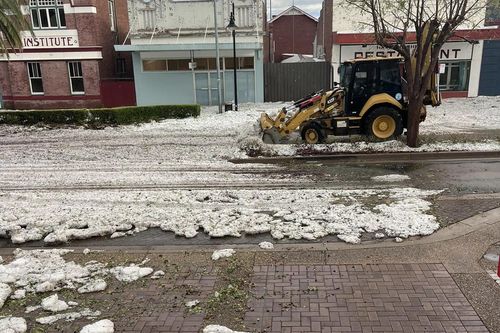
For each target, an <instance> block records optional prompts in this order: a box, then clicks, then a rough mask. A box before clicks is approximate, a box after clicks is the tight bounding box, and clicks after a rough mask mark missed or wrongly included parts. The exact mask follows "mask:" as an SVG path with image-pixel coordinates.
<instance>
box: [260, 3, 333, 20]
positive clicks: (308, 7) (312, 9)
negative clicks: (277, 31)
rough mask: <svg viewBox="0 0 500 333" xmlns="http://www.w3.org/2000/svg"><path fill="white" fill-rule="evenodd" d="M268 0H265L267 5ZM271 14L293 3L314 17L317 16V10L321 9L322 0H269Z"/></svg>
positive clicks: (277, 12)
mask: <svg viewBox="0 0 500 333" xmlns="http://www.w3.org/2000/svg"><path fill="white" fill-rule="evenodd" d="M269 1H270V0H267V6H268V7H269ZM271 2H272V3H271V4H272V7H273V8H272V9H273V14H274V15H277V14H279V13H281V12H282V11H284V10H285V9H287V8H288V7H290V6H291V5H292V4H293V3H295V6H297V7H299V8H300V9H302V10H304V11H306V12H308V13H309V14H311V15H312V16H314V17H319V12H320V11H321V6H322V3H323V1H322V0H271Z"/></svg>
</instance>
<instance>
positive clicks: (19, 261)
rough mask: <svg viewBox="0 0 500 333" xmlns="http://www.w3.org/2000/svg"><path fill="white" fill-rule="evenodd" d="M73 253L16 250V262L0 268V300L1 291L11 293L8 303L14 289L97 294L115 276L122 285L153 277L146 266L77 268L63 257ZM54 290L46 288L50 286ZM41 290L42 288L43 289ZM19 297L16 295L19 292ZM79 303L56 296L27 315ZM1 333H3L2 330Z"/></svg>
mask: <svg viewBox="0 0 500 333" xmlns="http://www.w3.org/2000/svg"><path fill="white" fill-rule="evenodd" d="M70 252H73V251H71V250H57V249H54V250H31V251H27V250H19V249H17V250H15V251H14V258H13V259H12V261H11V262H7V263H4V264H0V296H1V294H2V292H1V290H2V289H5V290H7V289H8V293H7V292H5V300H6V299H7V297H8V296H9V294H10V293H11V287H10V286H15V287H18V288H19V287H22V288H23V289H20V290H18V291H22V292H23V293H26V292H30V293H34V292H39V291H40V290H44V291H45V290H47V289H52V290H60V289H72V290H74V289H77V291H78V292H82V293H83V292H95V291H101V290H104V289H105V288H106V282H105V281H104V279H103V278H104V277H105V276H107V275H109V274H113V275H116V277H117V279H119V280H120V281H134V280H137V279H139V278H141V277H144V276H146V275H149V274H151V272H152V271H153V269H152V268H149V267H141V266H140V265H143V264H145V263H146V262H147V260H144V261H143V262H142V263H140V264H138V265H135V264H131V265H130V266H126V267H123V266H118V267H115V268H107V264H102V263H99V262H96V261H90V262H87V263H86V264H85V265H79V264H76V263H75V262H73V261H66V260H65V259H64V258H63V256H64V255H66V254H68V253H70ZM48 284H49V285H50V286H51V288H47V285H48ZM40 286H43V287H42V288H40ZM16 293H17V291H16ZM77 305H78V303H76V302H71V301H70V302H67V303H66V302H65V301H63V300H60V299H59V297H58V295H57V294H53V295H51V296H48V297H46V298H44V299H43V300H42V302H41V305H36V306H28V307H27V308H26V313H30V312H33V311H36V310H38V309H40V308H42V309H43V310H46V311H50V312H61V311H65V310H67V309H68V308H69V306H77ZM99 315H100V313H99V312H98V311H92V310H90V309H83V310H82V311H80V312H78V311H73V312H69V313H61V314H55V315H52V316H47V317H42V318H38V319H37V322H39V323H41V324H51V323H53V322H55V321H57V320H60V319H65V320H66V321H71V320H75V319H78V318H81V317H87V318H89V317H96V316H99ZM0 332H2V333H3V331H2V330H0Z"/></svg>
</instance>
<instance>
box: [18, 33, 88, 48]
mask: <svg viewBox="0 0 500 333" xmlns="http://www.w3.org/2000/svg"><path fill="white" fill-rule="evenodd" d="M23 46H24V47H25V48H30V47H76V46H78V40H77V39H76V38H75V37H71V36H55V37H24V38H23Z"/></svg>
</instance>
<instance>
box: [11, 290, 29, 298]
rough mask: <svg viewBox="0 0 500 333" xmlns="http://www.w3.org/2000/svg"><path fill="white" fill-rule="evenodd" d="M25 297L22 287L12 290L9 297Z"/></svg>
mask: <svg viewBox="0 0 500 333" xmlns="http://www.w3.org/2000/svg"><path fill="white" fill-rule="evenodd" d="M25 297H26V290H24V289H17V290H16V291H14V293H13V294H12V295H10V298H11V299H23V298H25Z"/></svg>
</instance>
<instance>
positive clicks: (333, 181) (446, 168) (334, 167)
mask: <svg viewBox="0 0 500 333" xmlns="http://www.w3.org/2000/svg"><path fill="white" fill-rule="evenodd" d="M281 167H282V169H281V171H277V170H275V169H274V170H273V172H272V174H273V177H275V178H276V179H279V178H281V176H285V175H286V177H284V178H283V179H282V182H280V183H279V184H273V185H272V186H273V187H277V188H287V187H288V186H290V188H294V189H300V188H304V189H310V188H316V187H317V188H331V189H334V188H335V189H338V188H380V187H387V186H405V187H408V186H410V187H416V188H421V189H432V190H442V189H444V190H445V191H444V192H443V193H442V194H441V195H440V196H438V197H437V198H436V200H435V206H436V210H435V212H434V213H435V215H436V216H437V217H438V219H439V220H440V221H441V222H442V224H443V225H447V224H449V223H453V222H456V221H459V220H461V219H464V218H467V217H469V216H473V215H475V214H478V213H481V212H483V211H486V210H489V209H494V208H497V207H500V158H478V159H475V160H472V159H466V160H464V159H459V160H424V161H412V162H408V161H397V162H384V161H369V162H358V161H357V162H349V163H347V162H338V161H336V160H321V161H315V160H308V161H300V162H298V161H294V162H288V163H285V164H282V165H281ZM235 172H237V171H235ZM239 172H241V170H240V171H239ZM256 172H257V173H258V172H261V173H263V174H267V173H269V169H267V168H262V169H261V171H256ZM387 174H402V175H407V176H409V177H410V180H407V181H405V182H404V183H394V184H387V183H375V182H374V181H373V180H372V177H375V176H383V175H387ZM293 175H296V176H297V177H298V178H299V179H302V180H304V179H307V181H305V182H303V183H301V182H298V183H297V182H294V178H293ZM290 176H292V178H289V177H290ZM287 178H289V179H288V181H287V180H285V179H287ZM239 185H240V186H242V187H243V188H244V187H245V186H247V187H251V188H257V189H258V188H262V189H269V187H268V186H267V185H266V184H265V183H260V184H258V185H256V184H247V185H245V184H239ZM221 186H222V187H226V188H231V186H232V184H231V183H225V184H221ZM167 188H168V187H167ZM4 190H5V189H4ZM25 190H27V191H30V190H29V189H25ZM46 190H49V191H53V190H54V189H49V188H47V189H46ZM74 190H78V188H75V189H74ZM103 190H109V189H107V188H104V189H103ZM157 190H165V188H157ZM364 239H365V240H369V239H371V238H370V235H366V236H365V237H364ZM262 241H273V242H278V243H303V242H304V241H294V240H289V239H284V240H281V241H276V240H273V239H272V237H271V236H270V235H269V234H263V235H252V236H243V237H240V238H233V237H225V238H215V239H214V238H210V237H208V236H207V235H206V234H204V233H199V234H198V236H196V237H195V238H192V239H186V238H184V237H177V236H175V235H174V234H173V233H171V232H164V231H161V230H159V229H150V230H147V231H144V232H141V233H138V234H136V235H134V236H129V237H125V238H117V239H109V238H107V237H106V238H104V237H100V238H92V239H86V240H74V241H72V242H71V243H70V244H69V246H75V247H89V246H159V245H167V244H168V245H176V244H178V245H190V244H193V245H204V244H211V245H220V244H258V243H259V242H262ZM335 241H339V240H338V239H337V238H336V237H335V236H328V237H325V238H322V239H319V240H316V241H314V242H335ZM308 242H310V241H308ZM39 246H44V243H43V242H42V241H36V242H29V243H25V244H23V247H39ZM65 246H67V245H65ZM0 247H16V245H15V244H11V243H10V242H9V241H7V240H6V239H0Z"/></svg>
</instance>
